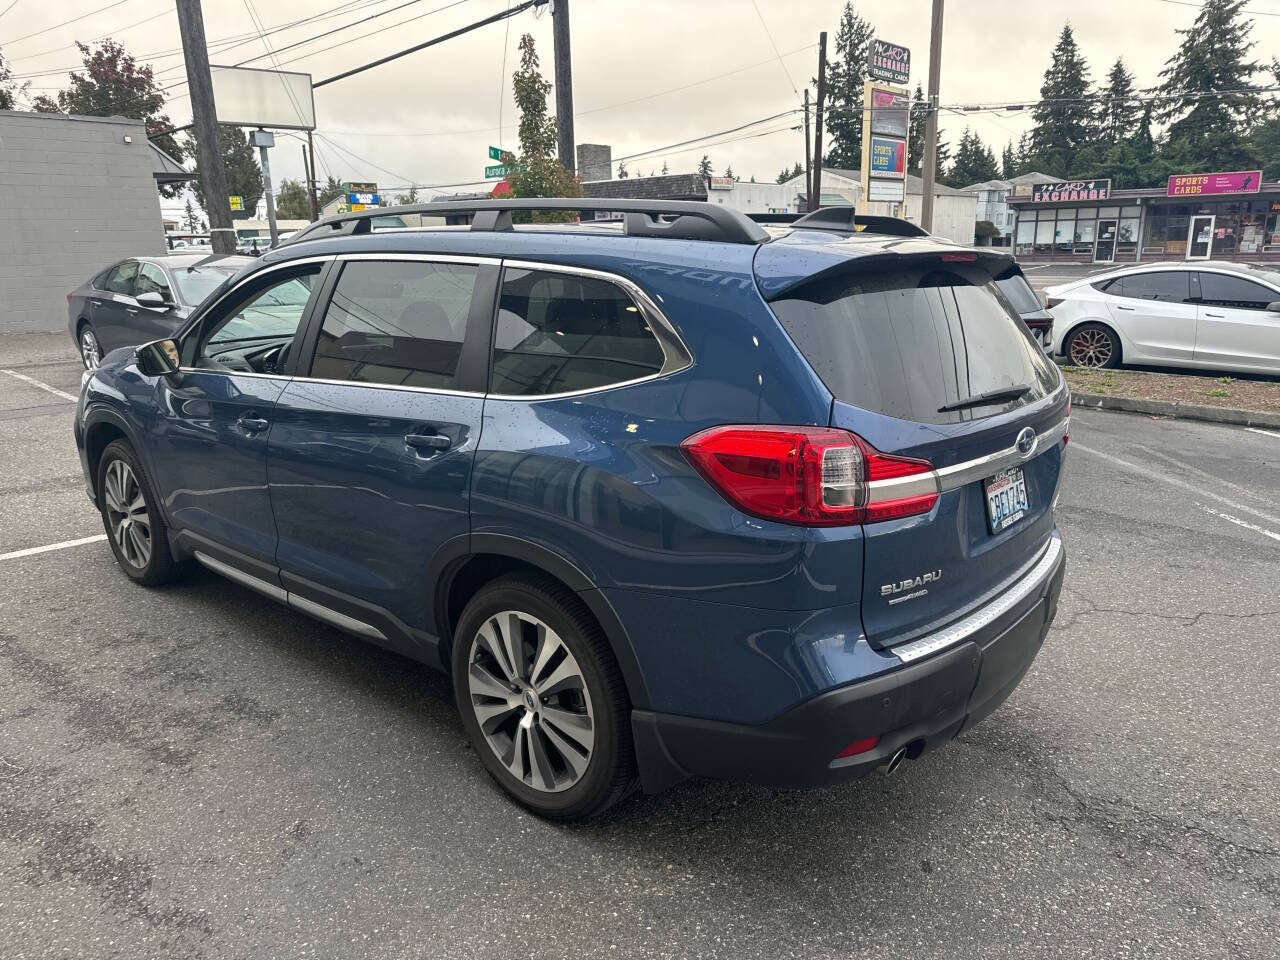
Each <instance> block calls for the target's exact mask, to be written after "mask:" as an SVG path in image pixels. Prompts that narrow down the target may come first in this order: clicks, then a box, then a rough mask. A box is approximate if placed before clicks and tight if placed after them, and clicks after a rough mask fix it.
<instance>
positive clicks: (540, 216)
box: [502, 33, 582, 223]
mask: <svg viewBox="0 0 1280 960" xmlns="http://www.w3.org/2000/svg"><path fill="white" fill-rule="evenodd" d="M512 89H513V92H514V94H515V100H516V108H517V109H518V110H519V111H520V126H519V134H520V156H519V157H518V158H517V157H514V156H512V155H511V154H504V155H503V158H502V162H503V163H505V164H506V165H507V167H508V171H509V172H508V173H507V182H508V183H509V184H510V185H511V192H512V193H513V194H514V195H515V196H517V197H580V196H582V184H580V183H579V182H578V181H577V180H576V179H575V178H574V176H573V175H572V174H571V173H569V171H568V170H566V169H565V168H564V166H563V165H562V164H561V163H560V161H559V160H558V159H556V145H557V144H556V141H557V134H556V120H555V117H553V116H550V115H548V113H547V94H548V93H550V92H551V82H550V81H549V80H546V79H545V78H544V77H543V76H542V72H541V70H540V69H539V64H538V52H537V50H536V49H535V47H534V42H533V36H532V35H531V34H528V33H526V34H525V35H524V36H522V37H521V38H520V68H519V69H518V70H517V71H516V72H515V75H514V76H513V77H512ZM576 218H577V215H576V214H573V213H569V212H561V211H552V212H547V213H544V212H534V213H533V214H532V216H530V217H529V218H528V219H529V220H531V221H532V222H535V223H555V222H564V221H566V220H568V221H572V220H574V219H576ZM520 219H524V218H523V217H521V218H520Z"/></svg>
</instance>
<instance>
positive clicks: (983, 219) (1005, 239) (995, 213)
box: [960, 172, 1057, 247]
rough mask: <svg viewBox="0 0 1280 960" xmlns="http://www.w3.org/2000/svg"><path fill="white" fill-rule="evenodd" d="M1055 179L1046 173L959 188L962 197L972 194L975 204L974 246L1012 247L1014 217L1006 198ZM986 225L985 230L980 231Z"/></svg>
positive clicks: (986, 181)
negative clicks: (975, 241)
mask: <svg viewBox="0 0 1280 960" xmlns="http://www.w3.org/2000/svg"><path fill="white" fill-rule="evenodd" d="M1056 179H1057V178H1056V177H1051V176H1049V175H1048V174H1047V173H1034V172H1033V173H1023V174H1020V175H1018V176H1016V177H1013V178H1011V179H1009V180H984V181H983V182H982V183H974V184H970V185H969V186H967V187H961V188H960V189H961V190H963V191H964V192H965V193H972V194H973V195H974V196H975V197H976V198H977V201H978V207H977V212H976V216H977V231H976V232H977V235H978V236H977V242H978V243H979V244H980V245H982V246H991V247H1009V246H1013V230H1014V221H1015V219H1016V218H1015V217H1014V213H1013V208H1012V207H1010V206H1009V197H1011V196H1013V195H1014V194H1015V193H1016V192H1018V191H1019V190H1020V189H1021V188H1024V187H1031V186H1034V185H1035V184H1037V183H1052V182H1054V181H1055V180H1056ZM984 223H986V224H988V226H987V227H986V228H984V227H983V224H984Z"/></svg>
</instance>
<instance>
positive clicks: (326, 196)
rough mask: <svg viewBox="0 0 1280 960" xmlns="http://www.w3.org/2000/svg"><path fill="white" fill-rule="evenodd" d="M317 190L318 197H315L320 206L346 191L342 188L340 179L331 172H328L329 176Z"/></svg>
mask: <svg viewBox="0 0 1280 960" xmlns="http://www.w3.org/2000/svg"><path fill="white" fill-rule="evenodd" d="M317 192H318V193H319V197H318V198H317V199H318V201H319V203H320V206H322V207H323V206H324V205H325V204H326V203H328V202H329V201H330V200H334V199H336V198H338V197H340V196H342V195H343V194H344V193H346V191H345V190H343V189H342V181H341V180H339V179H338V178H337V177H335V176H334V175H333V174H332V173H331V174H329V178H328V179H327V180H326V181H325V182H324V183H323V184H321V185H320V187H319V190H318V191H317Z"/></svg>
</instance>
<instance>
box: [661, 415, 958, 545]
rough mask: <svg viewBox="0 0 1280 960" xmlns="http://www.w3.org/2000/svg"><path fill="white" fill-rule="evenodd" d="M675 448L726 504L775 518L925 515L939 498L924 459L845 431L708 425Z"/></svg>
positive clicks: (803, 520) (819, 521)
mask: <svg viewBox="0 0 1280 960" xmlns="http://www.w3.org/2000/svg"><path fill="white" fill-rule="evenodd" d="M680 449H681V450H682V451H683V452H684V455H685V457H686V458H687V459H688V460H689V462H690V463H691V464H692V465H693V466H694V468H695V469H696V470H697V471H698V472H699V473H701V474H702V476H703V477H704V478H705V479H706V480H707V482H708V483H710V484H711V486H712V487H714V488H715V489H716V491H717V492H718V493H719V494H720V495H721V496H722V497H724V498H725V499H726V500H728V501H729V502H730V503H732V504H734V505H735V506H736V507H738V508H739V509H741V510H743V511H744V512H746V513H750V514H754V515H755V516H758V517H765V518H766V519H769V520H777V521H779V522H781V523H791V524H797V525H800V526H811V527H819V526H842V525H849V524H857V523H878V522H880V521H883V520H895V519H898V518H900V517H909V516H914V515H916V514H921V513H928V512H929V511H930V510H932V509H933V505H934V504H935V503H937V501H938V481H937V476H936V474H935V473H934V472H933V465H932V464H931V463H929V461H927V460H917V459H914V458H910V457H895V456H891V455H889V454H885V453H881V452H880V451H879V450H877V449H875V447H873V446H871V444H869V443H867V441H865V440H863V439H862V438H861V437H859V436H858V435H857V434H855V433H850V432H849V431H848V430H838V429H835V428H833V427H784V426H759V425H744V426H723V427H711V428H710V429H708V430H703V431H701V432H700V433H696V434H694V435H693V436H691V437H689V439H687V440H685V441H684V443H682V444H681V445H680Z"/></svg>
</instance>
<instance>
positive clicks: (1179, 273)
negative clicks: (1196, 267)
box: [1107, 270, 1191, 303]
mask: <svg viewBox="0 0 1280 960" xmlns="http://www.w3.org/2000/svg"><path fill="white" fill-rule="evenodd" d="M1107 293H1109V294H1111V295H1112V296H1113V297H1127V298H1128V299H1130V300H1160V301H1163V302H1165V303H1183V302H1185V301H1186V300H1188V299H1190V297H1191V274H1190V273H1189V272H1188V271H1186V270H1162V271H1159V272H1157V273H1133V274H1130V275H1129V276H1127V277H1117V278H1116V279H1115V281H1114V282H1113V283H1112V284H1111V286H1109V287H1107Z"/></svg>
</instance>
